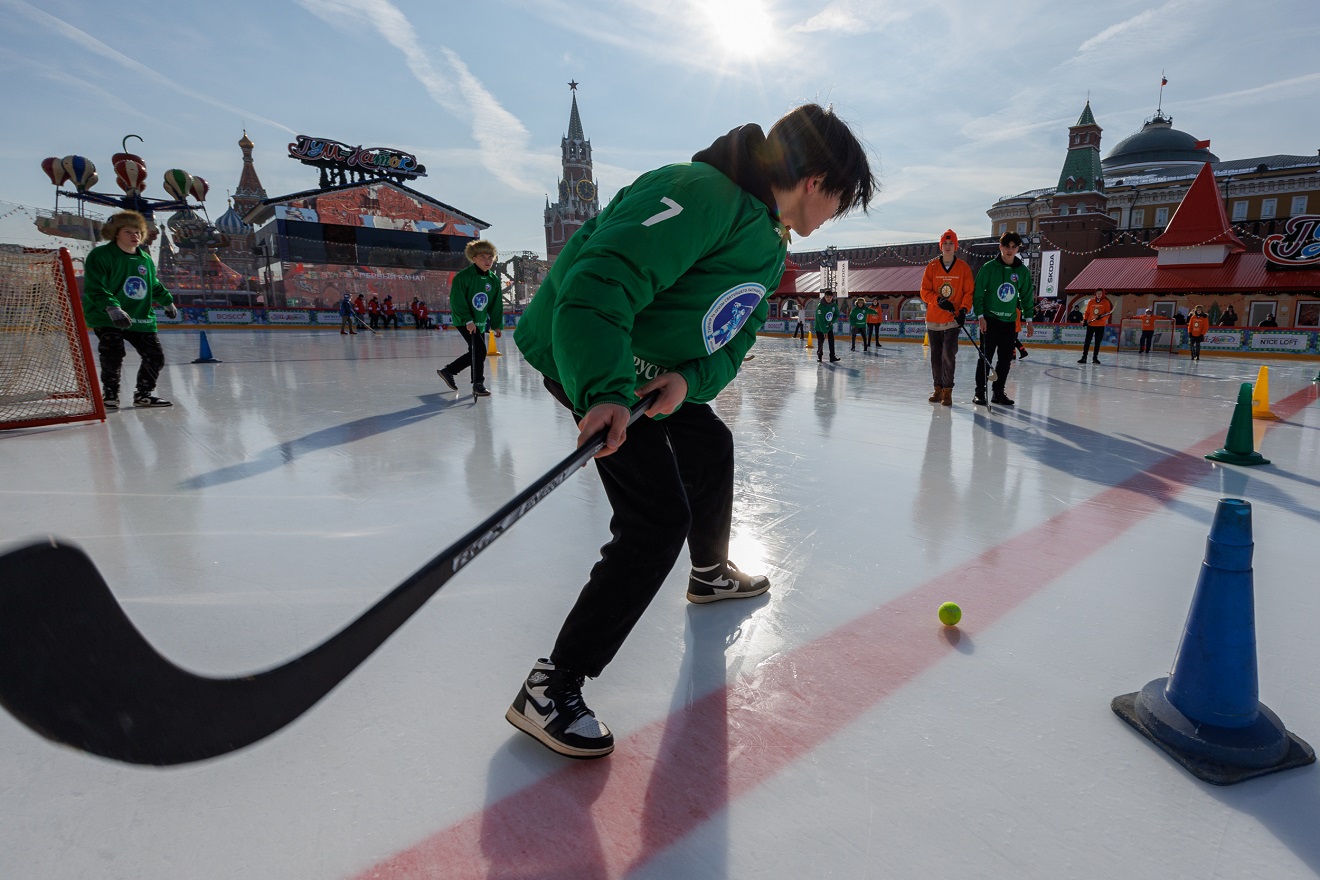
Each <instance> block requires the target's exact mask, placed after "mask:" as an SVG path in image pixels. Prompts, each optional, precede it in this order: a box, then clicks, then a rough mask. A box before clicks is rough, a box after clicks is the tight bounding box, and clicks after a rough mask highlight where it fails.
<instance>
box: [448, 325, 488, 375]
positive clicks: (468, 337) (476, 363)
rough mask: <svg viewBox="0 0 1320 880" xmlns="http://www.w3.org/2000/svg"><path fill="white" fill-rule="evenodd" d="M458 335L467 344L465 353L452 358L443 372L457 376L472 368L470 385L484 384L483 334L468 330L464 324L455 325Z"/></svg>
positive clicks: (484, 344)
mask: <svg viewBox="0 0 1320 880" xmlns="http://www.w3.org/2000/svg"><path fill="white" fill-rule="evenodd" d="M454 327H455V328H456V329H457V330H458V332H459V335H461V336H462V337H463V341H464V342H465V343H467V351H465V352H463V353H462V354H461V355H459V356H458V357H456V358H454V359H453V360H452V361H450V362H449V363H448V364H447V365H446V366H445V372H446V373H448V374H449V375H451V376H457V375H458V374H459V373H461V372H463V371H464V370H466V369H467V368H468V367H471V368H472V384H473V385H484V384H486V341H485V339H484V336H485V334H484V333H481V332H480V331H476V330H469V329H468V328H467V325H466V324H455V325H454Z"/></svg>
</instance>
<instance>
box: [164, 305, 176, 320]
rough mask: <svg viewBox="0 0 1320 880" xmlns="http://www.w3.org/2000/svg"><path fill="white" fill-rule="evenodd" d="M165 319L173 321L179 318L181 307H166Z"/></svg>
mask: <svg viewBox="0 0 1320 880" xmlns="http://www.w3.org/2000/svg"><path fill="white" fill-rule="evenodd" d="M165 317H167V318H169V319H170V320H171V321H173V320H174V319H175V318H177V317H179V307H178V306H176V305H175V304H174V303H170V304H169V305H167V306H166V307H165Z"/></svg>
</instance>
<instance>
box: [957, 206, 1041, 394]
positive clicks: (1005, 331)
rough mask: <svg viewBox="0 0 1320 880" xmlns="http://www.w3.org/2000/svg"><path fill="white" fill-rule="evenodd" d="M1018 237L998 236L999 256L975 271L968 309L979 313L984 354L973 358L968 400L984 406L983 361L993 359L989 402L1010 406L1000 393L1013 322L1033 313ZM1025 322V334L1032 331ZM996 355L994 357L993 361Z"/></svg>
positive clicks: (1012, 341)
mask: <svg viewBox="0 0 1320 880" xmlns="http://www.w3.org/2000/svg"><path fill="white" fill-rule="evenodd" d="M1021 247H1022V236H1020V235H1018V234H1017V233H1016V232H1005V233H1004V234H1003V235H1001V236H999V256H998V257H997V258H995V259H993V260H990V261H989V262H988V263H986V264H985V265H984V266H982V267H981V271H980V272H977V273H976V290H975V293H973V295H972V311H973V312H975V313H976V314H977V315H978V316H979V320H978V326H979V328H980V330H981V351H982V352H983V354H984V357H982V358H978V359H977V361H976V396H975V397H973V398H972V403H975V404H977V405H978V406H985V405H986V403H985V391H986V379H987V378H988V375H987V373H986V369H985V365H986V362H987V361H994V362H995V363H994V370H995V376H996V379H995V382H994V383H993V386H992V391H993V392H994V394H993V396H992V397H991V399H990V402H991V403H998V404H1000V405H1002V406H1012V405H1013V403H1014V401H1013V400H1012V399H1010V398H1009V396H1008V395H1007V394H1005V393H1004V385H1005V383H1006V382H1007V381H1008V371H1009V369H1010V368H1011V367H1012V366H1013V348H1014V344H1015V343H1016V342H1017V333H1018V331H1017V322H1018V316H1019V315H1020V314H1027V315H1034V314H1035V313H1036V308H1035V307H1036V301H1035V296H1034V294H1033V291H1032V287H1031V272H1030V271H1029V270H1028V269H1027V266H1026V264H1025V263H1023V262H1022V260H1021V259H1020V258H1019V257H1018V249H1019V248H1021ZM1035 332H1036V331H1035V330H1034V329H1033V327H1032V324H1031V322H1030V321H1027V336H1028V337H1030V336H1032V335H1034V334H1035ZM996 355H997V356H998V360H997V361H996V360H995V357H996Z"/></svg>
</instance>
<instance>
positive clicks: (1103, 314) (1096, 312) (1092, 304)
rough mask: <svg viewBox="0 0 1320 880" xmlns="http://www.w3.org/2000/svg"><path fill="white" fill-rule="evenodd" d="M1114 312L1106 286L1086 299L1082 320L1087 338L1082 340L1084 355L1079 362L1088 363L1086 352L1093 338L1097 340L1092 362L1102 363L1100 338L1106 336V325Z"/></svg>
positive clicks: (1112, 302)
mask: <svg viewBox="0 0 1320 880" xmlns="http://www.w3.org/2000/svg"><path fill="white" fill-rule="evenodd" d="M1113 313H1114V301H1113V300H1111V299H1110V298H1109V297H1108V296H1106V295H1105V291H1104V288H1100V289H1098V290H1096V292H1095V296H1093V297H1091V298H1090V299H1088V300H1087V301H1086V308H1085V309H1084V310H1083V311H1082V320H1083V321H1085V322H1086V340H1085V341H1084V342H1082V356H1081V357H1080V358H1078V360H1077V363H1079V364H1084V363H1086V352H1087V351H1088V350H1089V349H1090V348H1091V340H1095V351H1094V352H1092V353H1091V363H1093V364H1098V363H1100V340H1102V339H1104V338H1105V327H1106V326H1107V325H1108V324H1109V316H1110V315H1111V314H1113Z"/></svg>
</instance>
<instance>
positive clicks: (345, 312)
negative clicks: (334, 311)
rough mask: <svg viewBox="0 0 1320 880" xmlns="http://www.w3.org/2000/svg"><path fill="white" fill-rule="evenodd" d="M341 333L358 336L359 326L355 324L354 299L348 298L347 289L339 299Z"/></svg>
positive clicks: (342, 334) (341, 334)
mask: <svg viewBox="0 0 1320 880" xmlns="http://www.w3.org/2000/svg"><path fill="white" fill-rule="evenodd" d="M339 335H340V336H357V328H356V327H354V326H353V301H352V300H351V299H349V298H348V291H347V290H346V291H344V296H343V298H341V299H340V300H339Z"/></svg>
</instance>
